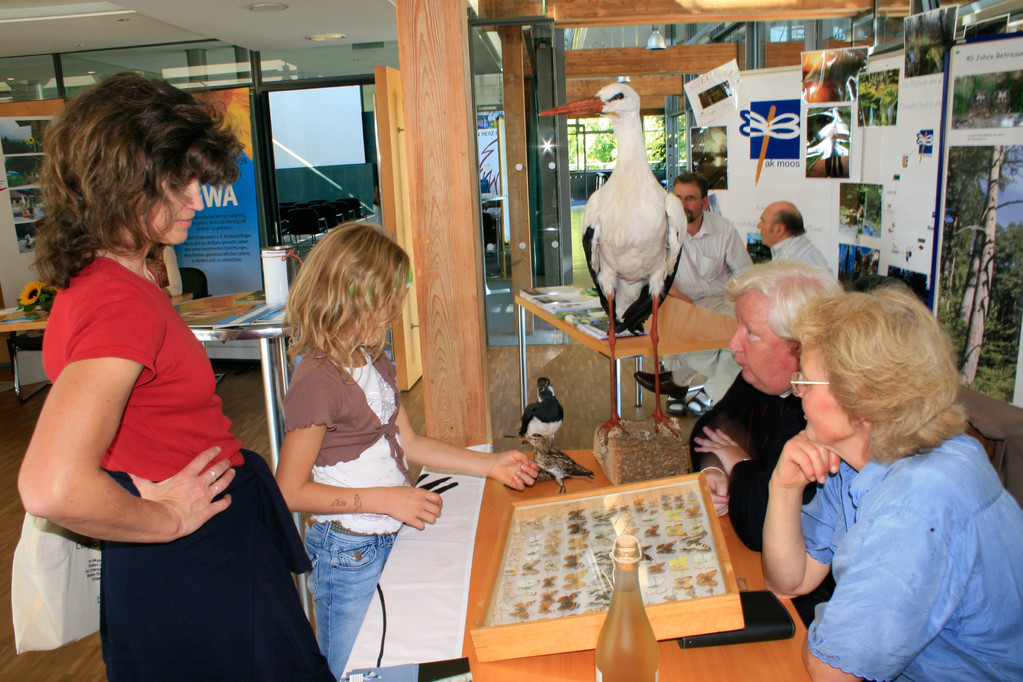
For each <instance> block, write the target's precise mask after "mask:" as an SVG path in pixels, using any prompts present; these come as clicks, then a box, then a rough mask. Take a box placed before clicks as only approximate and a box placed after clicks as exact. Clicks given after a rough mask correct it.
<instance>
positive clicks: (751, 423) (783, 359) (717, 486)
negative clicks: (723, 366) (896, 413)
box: [690, 259, 840, 618]
mask: <svg viewBox="0 0 1023 682" xmlns="http://www.w3.org/2000/svg"><path fill="white" fill-rule="evenodd" d="M839 290H840V287H839V285H838V282H837V280H836V279H835V277H834V276H833V275H832V274H831V273H830V272H828V271H826V270H824V269H823V268H819V267H816V266H813V265H810V264H808V263H805V262H803V261H798V260H785V259H783V260H775V261H769V262H767V263H761V264H759V265H754V266H753V267H751V268H749V269H748V270H746V271H745V272H743V273H742V274H741V275H740V276H738V277H736V278H733V279H732V280H730V281H729V282H728V285H727V288H726V290H725V295H726V296H727V297H728V299H729V300H730V301H733V302H734V303H735V319H736V321H737V322H738V326H737V327H736V330H735V333H734V334H733V335H732V338H731V339H730V340H729V342H728V348H729V349H730V350H732V351H734V352H735V361H736V362H737V363H738V365H739V367H740V368H741V373H740V374H739V376H737V377H736V378H735V381H734V382H733V383H732V386H731V388H729V389H728V392H727V393H726V394H725V396H724V397H723V398H722V399H721V400H720V401H718V402H717V403H715V405H714V406H713V407H712V408H711V409H710V410H709V411H708V412H707V413H706V414H705V415H703V416H702V417H701V418H700V419H699V421H697V422H696V425H695V426H694V427H693V432H692V436H691V437H690V452H691V453H693V463H694V465H695V467H696V469H698V470H701V471H704V472H705V473H706V476H707V483H708V484H709V486H710V489H711V493H712V497H713V499H714V506H715V509H716V510H717V513H718V514H725V513H726V512H727V513H728V515H729V517H730V518H731V521H732V526H733V527H734V528H735V532H736V534H737V535H738V536H739V538H740V539H741V540H742V541H743V543H744V544H745V545H746V546H747V547H749V548H751V549H754V550H758V551H759V550H760V548H761V547H762V545H763V527H764V517H765V515H766V513H767V488H768V483H769V481H770V479H771V472H772V471H774V466H775V464H777V463H778V458H779V457H780V456H781V451H782V448H783V447H784V445H785V443H786V442H788V440H789V438H791V437H792V436H794V435H796V434H797V433H799V432H800V431H802V430H803V429H804V428H805V427H806V419H805V418H804V417H803V407H802V402H801V401H800V399H799V398H797V397H796V396H794V395H793V394H792V390H791V389H792V387H791V384H790V381H791V379H792V375H793V374H794V373H795V372H797V371H798V370H799V345H798V344H797V343H796V342H795V341H793V340H792V323H793V321H794V320H795V318H796V315H797V313H798V312H799V309H800V308H801V307H802V306H803V304H804V303H806V302H807V301H809V300H811V299H813V298H816V297H817V296H821V295H825V294H833V293H835V292H837V291H839ZM814 492H815V487H814V486H812V485H811V486H807V488H806V492H805V496H804V501H807V502H808V501H809V500H810V499H811V498H812V497H813V495H814ZM823 599H826V595H816V596H815V595H808V597H804V598H801V600H802V601H805V602H807V603H806V605H805V607H804V605H803V604H797V605H796V606H797V609H799V610H800V615H803V613H804V611H805V612H806V614H807V615H809V616H810V617H811V618H812V605H813V604H815V603H817V602H819V601H822V600H823ZM801 607H802V608H801Z"/></svg>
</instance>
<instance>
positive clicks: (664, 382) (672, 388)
mask: <svg viewBox="0 0 1023 682" xmlns="http://www.w3.org/2000/svg"><path fill="white" fill-rule="evenodd" d="M633 376H634V377H636V383H637V384H639V385H640V386H642V387H643V388H645V389H646V390H648V391H653V390H654V375H653V374H651V373H650V372H636V373H635V374H633ZM688 392H689V387H688V386H679V385H678V384H676V383H675V382H674V381H672V380H671V372H661V393H663V394H664V395H672V396H677V397H679V398H684V397H686V394H687V393H688Z"/></svg>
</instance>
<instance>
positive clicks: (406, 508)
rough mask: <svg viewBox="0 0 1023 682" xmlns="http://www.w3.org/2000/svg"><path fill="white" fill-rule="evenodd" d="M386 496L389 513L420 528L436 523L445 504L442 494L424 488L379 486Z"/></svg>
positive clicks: (386, 507)
mask: <svg viewBox="0 0 1023 682" xmlns="http://www.w3.org/2000/svg"><path fill="white" fill-rule="evenodd" d="M377 490H379V491H380V492H381V494H382V495H384V496H385V498H386V502H385V505H386V506H385V507H384V508H385V509H387V515H388V516H390V517H391V518H393V519H397V520H398V521H401V522H402V523H404V524H406V525H409V526H412V527H413V528H416V529H418V530H423V529H424V528H426V524H428V523H430V524H432V523H436V522H437V517H439V516H440V510H441V507H442V506H443V505H444V502H443V500H441V498H440V495H438V494H437V493H434V492H430V491H429V490H426V489H424V488H415V487H410V486H395V487H393V488H377Z"/></svg>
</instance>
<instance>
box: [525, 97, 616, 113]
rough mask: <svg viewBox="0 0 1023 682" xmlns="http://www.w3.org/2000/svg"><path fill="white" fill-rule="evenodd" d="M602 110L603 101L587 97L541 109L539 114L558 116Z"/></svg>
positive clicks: (599, 111)
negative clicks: (545, 109)
mask: <svg viewBox="0 0 1023 682" xmlns="http://www.w3.org/2000/svg"><path fill="white" fill-rule="evenodd" d="M603 110H604V102H603V101H602V100H601V99H600V98H599V97H587V98H586V99H581V100H578V101H575V102H569V103H568V104H562V105H561V106H560V107H554V108H553V109H548V110H547V111H541V112H540V115H541V116H559V115H562V114H569V115H571V114H599V113H601V112H602V111H603Z"/></svg>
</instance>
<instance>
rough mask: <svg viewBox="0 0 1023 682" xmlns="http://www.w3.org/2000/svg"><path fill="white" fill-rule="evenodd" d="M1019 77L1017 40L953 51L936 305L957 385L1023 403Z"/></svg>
mask: <svg viewBox="0 0 1023 682" xmlns="http://www.w3.org/2000/svg"><path fill="white" fill-rule="evenodd" d="M1021 73H1023V38H1020V37H1018V36H999V37H996V38H994V39H978V40H975V41H967V42H966V43H964V44H959V45H956V46H955V47H953V49H952V51H951V53H950V59H949V70H948V84H949V87H948V91H947V100H946V111H947V112H948V115H947V116H946V128H945V131H946V141H947V145H948V146H947V149H946V153H945V173H944V181H945V189H944V194H943V200H944V207H943V211H942V214H941V215H942V219H941V228H942V230H941V231H942V234H941V248H940V250H939V252H938V257H937V263H936V270H937V273H936V276H937V281H936V285H937V287H936V288H937V299H936V302H935V310H936V313H937V315H938V319H940V320H941V322H942V323H943V324H944V325H945V327H946V329H948V330H949V332H950V333H951V334H952V339H953V344H954V350H955V353H956V361H957V363H958V365H959V369H960V372H961V373H962V377H963V383H964V384H965V385H967V386H969V387H970V388H973V389H974V390H977V391H979V392H981V393H985V394H987V395H989V396H991V397H994V398H997V399H999V400H1004V401H1007V402H1011V403H1014V404H1016V405H1023V373H1021V372H1020V371H1019V369H1020V351H1021V347H1020V335H1021V324H1023V120H1021V119H1020V118H1019V117H1018V116H1016V115H1015V114H1016V113H1017V111H1018V110H1019V108H1020V107H1019V105H1018V103H1017V102H1016V98H1017V97H1018V93H1017V92H1016V89H1017V86H1018V85H1019V78H1020V74H1021ZM1006 90H1008V91H1009V98H1008V101H1007V102H1006V101H1005V96H1004V94H1005V92H1004V91H1006Z"/></svg>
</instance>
